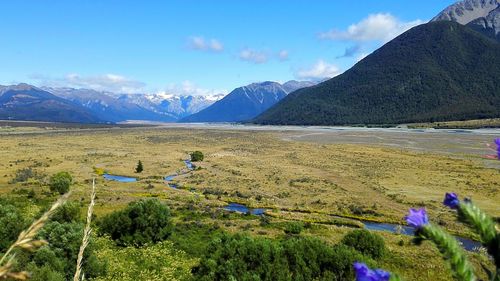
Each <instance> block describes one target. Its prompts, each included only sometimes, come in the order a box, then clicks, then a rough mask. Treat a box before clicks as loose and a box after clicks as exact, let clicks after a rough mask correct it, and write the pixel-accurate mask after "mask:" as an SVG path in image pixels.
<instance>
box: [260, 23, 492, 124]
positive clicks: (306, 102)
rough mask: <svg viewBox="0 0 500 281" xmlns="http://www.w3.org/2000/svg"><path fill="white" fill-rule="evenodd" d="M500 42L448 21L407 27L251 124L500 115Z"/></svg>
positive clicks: (331, 122) (284, 100) (359, 122)
mask: <svg viewBox="0 0 500 281" xmlns="http://www.w3.org/2000/svg"><path fill="white" fill-rule="evenodd" d="M499 77H500V44H499V43H497V42H496V41H494V40H491V39H489V38H487V37H485V36H483V35H481V34H479V33H477V32H475V31H473V30H472V29H470V28H468V27H466V26H463V25H461V24H458V23H456V22H451V21H436V22H430V23H428V24H425V25H420V26H417V27H414V28H412V29H410V30H409V31H407V32H405V33H404V34H402V35H400V36H399V37H397V38H396V39H394V40H392V41H391V42H389V43H387V44H386V45H384V46H383V47H381V48H380V49H378V50H376V51H375V52H373V53H372V54H371V55H369V56H367V57H366V58H365V59H363V60H361V61H360V62H358V63H357V64H356V65H355V66H354V67H352V68H351V69H349V70H348V71H346V72H344V73H343V74H341V75H339V76H337V77H335V78H333V79H330V80H328V81H326V82H323V83H321V84H319V85H316V86H313V87H309V88H305V89H301V90H298V91H296V92H294V93H292V94H290V95H288V96H287V97H286V98H285V99H283V100H282V101H281V102H280V103H279V104H277V105H275V106H274V107H272V108H270V109H269V110H268V111H266V112H264V113H263V114H261V115H260V116H258V117H257V118H256V119H254V122H256V123H260V124H294V125H305V124H307V125H336V124H383V123H391V124H395V123H410V122H428V121H447V120H464V119H480V118H494V117H500V110H499V108H500V79H499Z"/></svg>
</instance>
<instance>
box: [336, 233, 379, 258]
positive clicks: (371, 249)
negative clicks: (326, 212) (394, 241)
mask: <svg viewBox="0 0 500 281" xmlns="http://www.w3.org/2000/svg"><path fill="white" fill-rule="evenodd" d="M342 244H344V245H346V246H349V247H353V248H354V249H356V250H357V251H359V252H360V253H362V254H364V255H366V256H369V257H371V258H374V259H377V258H380V257H382V255H383V254H384V252H385V243H384V239H383V238H382V237H380V235H378V234H376V233H372V232H370V231H368V230H365V229H358V230H354V231H351V232H349V233H348V234H347V235H346V236H344V238H343V239H342Z"/></svg>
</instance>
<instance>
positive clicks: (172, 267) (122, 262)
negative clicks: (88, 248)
mask: <svg viewBox="0 0 500 281" xmlns="http://www.w3.org/2000/svg"><path fill="white" fill-rule="evenodd" d="M97 243H98V244H99V248H100V249H101V250H99V251H98V252H97V253H96V255H97V258H98V259H99V260H104V261H106V263H107V265H108V270H107V272H106V273H105V274H104V275H102V276H101V277H98V278H96V279H94V280H96V281H108V280H109V281H111V280H122V281H133V280H150V281H160V280H187V279H189V277H190V276H191V267H193V266H194V264H195V263H196V260H195V259H193V258H189V257H188V256H187V255H186V253H184V252H183V251H180V250H177V249H176V248H175V247H174V245H173V243H172V242H170V241H163V242H158V243H156V244H154V245H152V246H149V247H139V248H136V247H126V248H120V247H116V246H114V245H113V241H112V240H110V239H109V238H106V237H104V238H98V242H97Z"/></svg>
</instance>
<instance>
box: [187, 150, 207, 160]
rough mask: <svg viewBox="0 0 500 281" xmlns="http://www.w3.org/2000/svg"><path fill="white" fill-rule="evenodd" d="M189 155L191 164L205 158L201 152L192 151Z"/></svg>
mask: <svg viewBox="0 0 500 281" xmlns="http://www.w3.org/2000/svg"><path fill="white" fill-rule="evenodd" d="M190 155H191V161H192V162H199V161H203V159H204V158H205V156H204V155H203V152H201V151H194V152H192V153H191V154H190Z"/></svg>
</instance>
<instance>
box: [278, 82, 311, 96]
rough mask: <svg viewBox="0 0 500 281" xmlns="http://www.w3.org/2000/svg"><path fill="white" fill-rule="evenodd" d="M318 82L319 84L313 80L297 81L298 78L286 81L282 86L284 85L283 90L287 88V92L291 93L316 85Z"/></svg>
mask: <svg viewBox="0 0 500 281" xmlns="http://www.w3.org/2000/svg"><path fill="white" fill-rule="evenodd" d="M316 84H318V83H316V82H313V81H296V80H290V81H288V82H286V83H284V84H283V85H281V86H282V87H283V90H285V92H286V93H287V94H289V93H291V92H295V91H297V90H299V89H302V88H307V87H311V86H314V85H316Z"/></svg>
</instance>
